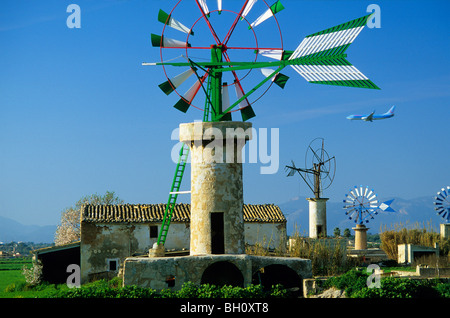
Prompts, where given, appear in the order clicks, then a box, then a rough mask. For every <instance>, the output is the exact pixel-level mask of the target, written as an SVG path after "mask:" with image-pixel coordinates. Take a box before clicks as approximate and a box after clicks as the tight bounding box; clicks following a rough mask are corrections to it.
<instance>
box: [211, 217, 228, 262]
mask: <svg viewBox="0 0 450 318" xmlns="http://www.w3.org/2000/svg"><path fill="white" fill-rule="evenodd" d="M224 253H225V238H224V221H223V212H213V213H211V254H224Z"/></svg>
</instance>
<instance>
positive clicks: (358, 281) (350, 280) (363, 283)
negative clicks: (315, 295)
mask: <svg viewBox="0 0 450 318" xmlns="http://www.w3.org/2000/svg"><path fill="white" fill-rule="evenodd" d="M367 278H368V274H367V273H366V272H365V271H357V270H356V269H352V270H350V271H348V272H347V273H345V274H343V275H341V276H335V277H330V278H329V279H327V280H326V281H325V283H324V288H325V289H328V288H331V287H336V288H337V289H340V290H345V293H346V295H347V297H352V295H353V294H354V293H355V292H357V291H359V290H361V289H363V288H367Z"/></svg>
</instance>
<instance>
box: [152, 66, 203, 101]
mask: <svg viewBox="0 0 450 318" xmlns="http://www.w3.org/2000/svg"><path fill="white" fill-rule="evenodd" d="M195 71H196V69H195V68H190V69H188V70H187V71H184V72H183V73H181V74H179V75H177V76H175V77H174V78H171V79H169V80H167V81H165V82H164V83H162V84H159V85H158V86H159V88H161V90H162V91H163V92H164V93H165V94H166V95H169V94H170V93H172V92H173V91H174V90H175V89H176V88H177V87H178V86H180V85H181V84H183V83H184V82H185V81H186V80H187V79H188V78H189V77H190V76H191V75H192V74H194V72H195Z"/></svg>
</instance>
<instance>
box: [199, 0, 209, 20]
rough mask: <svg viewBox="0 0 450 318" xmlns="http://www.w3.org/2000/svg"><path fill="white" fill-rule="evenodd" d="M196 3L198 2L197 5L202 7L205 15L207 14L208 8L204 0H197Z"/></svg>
mask: <svg viewBox="0 0 450 318" xmlns="http://www.w3.org/2000/svg"><path fill="white" fill-rule="evenodd" d="M197 4H199V6H200V8H201V9H202V11H203V13H204V14H205V15H207V16H209V9H208V5H207V4H206V0H197Z"/></svg>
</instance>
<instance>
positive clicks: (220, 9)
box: [217, 0, 222, 14]
mask: <svg viewBox="0 0 450 318" xmlns="http://www.w3.org/2000/svg"><path fill="white" fill-rule="evenodd" d="M217 9H218V10H219V14H220V13H221V12H222V0H217Z"/></svg>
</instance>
